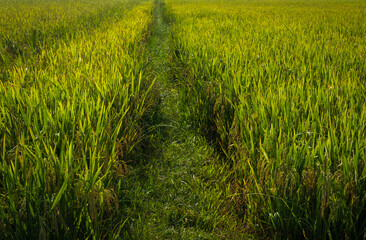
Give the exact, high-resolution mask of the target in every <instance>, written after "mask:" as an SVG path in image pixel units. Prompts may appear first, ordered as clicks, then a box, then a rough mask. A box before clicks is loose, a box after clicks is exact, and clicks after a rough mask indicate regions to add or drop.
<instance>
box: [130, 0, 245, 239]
mask: <svg viewBox="0 0 366 240" xmlns="http://www.w3.org/2000/svg"><path fill="white" fill-rule="evenodd" d="M164 9H165V8H164V3H160V2H156V3H155V8H154V17H155V26H154V30H153V32H152V36H151V38H150V40H149V43H148V48H149V57H150V60H151V63H150V65H149V68H150V72H151V73H152V74H153V75H154V76H155V77H156V78H157V86H158V92H159V93H160V96H161V103H160V107H161V109H160V112H159V114H158V115H159V116H157V120H156V119H155V121H157V123H156V124H157V126H158V127H157V128H156V132H155V133H154V136H153V140H152V142H153V143H155V147H154V151H153V153H148V154H147V156H144V158H145V161H143V162H141V163H139V165H138V166H136V167H135V168H134V170H132V172H131V175H130V177H129V182H130V184H131V185H132V187H131V188H130V189H132V190H129V199H133V201H132V202H131V203H132V204H131V206H130V209H129V211H130V213H129V215H133V216H134V217H133V218H132V219H130V220H129V221H128V223H126V224H127V225H128V226H127V228H128V229H129V233H128V237H129V238H133V239H241V238H242V237H241V236H240V231H238V229H239V228H238V226H237V223H236V222H237V221H236V219H234V218H233V217H232V216H233V214H231V212H232V209H231V207H230V204H228V201H227V199H228V196H227V195H228V194H227V193H226V190H224V189H226V187H227V186H225V178H224V177H223V173H224V172H225V165H224V164H222V163H219V160H218V158H217V157H215V154H214V150H213V149H212V148H211V147H210V146H209V144H208V143H206V142H205V141H204V140H203V138H202V137H200V136H198V134H196V133H195V132H194V131H192V130H191V128H190V125H189V124H188V123H187V122H186V121H185V119H183V118H182V116H181V114H180V113H179V110H178V109H179V107H178V105H179V104H180V101H179V94H178V90H177V86H176V85H175V84H174V82H173V81H171V80H170V79H169V62H168V59H169V53H170V50H169V46H170V41H171V32H170V25H169V23H167V22H166V19H165V18H164V15H163V12H164Z"/></svg>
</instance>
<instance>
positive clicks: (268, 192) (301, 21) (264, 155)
mask: <svg viewBox="0 0 366 240" xmlns="http://www.w3.org/2000/svg"><path fill="white" fill-rule="evenodd" d="M167 7H168V9H169V10H170V15H171V16H172V17H173V18H174V20H175V21H174V24H173V39H174V40H173V41H174V44H173V50H172V51H173V53H174V55H173V57H172V68H173V69H174V70H173V76H174V78H175V79H177V80H178V81H179V82H180V83H181V85H182V86H181V88H180V94H181V96H182V99H183V100H184V101H185V104H182V105H183V109H184V112H185V113H186V116H187V117H189V118H191V119H192V120H193V122H194V123H195V125H196V126H197V128H198V129H199V131H201V132H202V133H203V134H205V135H206V136H208V138H209V139H211V140H212V141H213V142H214V143H216V144H217V148H218V149H220V151H222V153H223V154H224V155H225V156H226V157H227V158H228V161H231V165H232V169H233V177H232V181H231V182H230V183H229V184H230V186H231V188H232V193H233V195H232V196H233V198H232V201H235V202H236V204H237V211H238V214H240V215H241V216H242V219H243V221H244V222H245V223H246V224H247V226H248V228H249V229H250V231H253V232H254V233H256V234H259V235H261V236H268V237H269V238H280V239H283V238H286V239H287V238H288V239H296V238H306V239H364V238H365V237H366V231H365V229H366V228H365V226H366V198H365V197H366V166H365V160H366V104H365V98H366V88H365V80H366V75H365V73H366V61H365V58H366V35H365V33H366V31H365V30H366V24H365V23H366V21H365V19H366V8H365V7H366V5H365V2H363V1H167Z"/></svg>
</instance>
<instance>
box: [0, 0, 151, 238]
mask: <svg viewBox="0 0 366 240" xmlns="http://www.w3.org/2000/svg"><path fill="white" fill-rule="evenodd" d="M120 4H122V5H124V4H125V3H123V2H121V3H120ZM151 8H152V4H151V3H143V4H140V5H138V6H136V7H134V8H132V9H131V10H129V11H126V12H124V14H123V16H120V15H119V14H115V15H113V16H114V17H113V21H110V22H108V23H103V25H102V26H95V28H94V29H93V31H92V34H82V33H81V34H78V36H77V37H76V38H65V39H63V40H60V42H59V43H58V45H57V47H53V48H50V47H47V46H45V47H43V46H42V47H41V48H40V52H39V53H38V54H37V55H36V56H32V57H31V58H18V59H17V60H16V61H15V63H14V65H13V67H12V68H9V69H8V71H7V72H6V81H3V80H2V81H0V139H1V140H0V142H1V148H0V149H1V151H0V152H1V157H0V159H1V161H0V199H1V201H0V238H5V239H9V238H10V239H13V238H20V239H25V238H32V239H33V238H41V239H53V238H57V239H77V238H80V239H85V238H93V239H104V238H108V239H115V238H118V236H119V234H120V232H121V231H122V229H123V226H124V223H125V222H126V221H127V220H128V216H127V215H126V214H125V213H124V208H125V206H124V204H125V203H124V201H123V200H124V197H125V193H124V189H123V184H124V177H125V176H126V175H127V171H128V168H127V166H126V161H128V160H130V158H131V156H132V154H133V151H134V149H135V148H136V146H138V145H139V143H140V142H141V140H142V139H143V137H144V126H143V125H142V124H141V123H142V120H141V119H142V117H143V115H144V114H145V112H146V110H147V109H148V108H150V107H151V105H152V102H151V97H150V96H149V94H150V90H151V88H152V85H153V83H154V80H153V79H151V78H148V77H147V74H145V73H144V66H145V65H146V62H147V59H146V57H145V55H144V50H143V47H144V44H143V42H144V40H145V38H146V37H147V36H148V34H149V31H150V30H149V25H150V24H151V22H152V16H151ZM118 9H120V8H116V9H115V10H118ZM111 13H113V12H111ZM106 24H108V25H106ZM71 28H72V26H71ZM47 38H48V37H47V36H46V37H45V39H47Z"/></svg>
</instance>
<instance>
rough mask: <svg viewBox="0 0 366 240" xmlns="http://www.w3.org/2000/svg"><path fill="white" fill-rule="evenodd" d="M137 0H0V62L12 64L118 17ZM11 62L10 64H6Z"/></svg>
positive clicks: (3, 64) (86, 32)
mask: <svg viewBox="0 0 366 240" xmlns="http://www.w3.org/2000/svg"><path fill="white" fill-rule="evenodd" d="M136 3H137V2H132V1H121V0H110V1H100V0H92V1H75V0H67V1H45V0H37V1H21V0H16V1H4V0H2V1H0V29H1V33H0V56H1V58H0V64H1V66H2V67H6V66H8V67H11V63H13V62H14V61H15V60H16V59H17V57H23V58H24V57H25V58H29V57H31V56H32V55H33V54H35V53H39V52H40V51H41V48H44V47H45V46H48V47H53V48H57V47H58V43H60V42H62V39H65V38H67V39H71V38H77V37H78V36H79V35H81V34H91V33H92V32H93V29H94V28H96V27H103V26H108V24H110V23H111V22H115V21H118V19H120V18H121V17H122V16H123V14H124V12H125V11H126V10H127V9H129V8H131V7H132V6H133V5H135V4H136ZM9 65H10V66H9Z"/></svg>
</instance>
